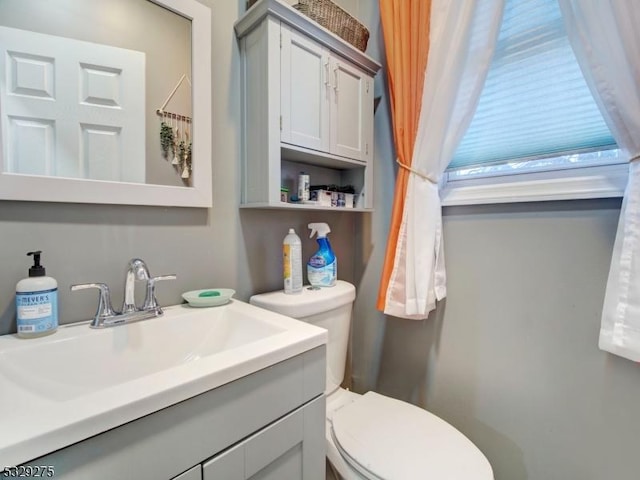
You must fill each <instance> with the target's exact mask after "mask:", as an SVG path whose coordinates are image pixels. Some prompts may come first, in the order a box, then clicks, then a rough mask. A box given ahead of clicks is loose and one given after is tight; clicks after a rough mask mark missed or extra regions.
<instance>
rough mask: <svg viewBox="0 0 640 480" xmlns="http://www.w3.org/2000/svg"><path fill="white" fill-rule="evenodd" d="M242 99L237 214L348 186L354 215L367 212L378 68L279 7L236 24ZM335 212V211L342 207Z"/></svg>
mask: <svg viewBox="0 0 640 480" xmlns="http://www.w3.org/2000/svg"><path fill="white" fill-rule="evenodd" d="M235 28H236V34H237V36H238V38H239V42H240V52H241V72H242V98H243V104H242V108H243V128H242V131H243V151H242V157H243V172H242V197H241V205H242V206H243V207H260V208H265V207H267V208H309V209H314V208H326V207H316V206H309V205H299V204H292V203H284V202H281V200H280V189H281V187H286V188H288V190H289V192H290V193H295V192H296V191H297V176H298V174H299V173H300V172H303V171H304V173H306V174H309V175H310V177H311V184H312V185H324V184H336V185H343V186H344V185H353V186H354V188H355V190H356V192H357V193H358V194H359V195H358V197H357V198H358V201H357V204H356V205H357V208H356V209H355V210H360V211H369V210H371V208H372V206H373V198H372V180H373V168H372V161H371V160H372V158H373V103H374V99H373V77H374V76H375V74H376V72H377V71H378V69H379V68H380V65H379V64H378V63H377V62H375V61H374V60H372V59H371V58H369V57H368V56H366V55H365V54H363V53H362V52H360V51H359V50H357V49H356V48H355V47H353V46H352V45H350V44H348V43H346V42H345V41H343V40H342V39H340V38H339V37H337V36H336V35H334V34H332V33H331V32H329V31H328V30H326V29H324V28H323V27H321V26H320V25H319V24H317V23H316V22H314V21H312V20H310V19H309V18H307V17H305V16H304V15H302V14H300V13H299V12H298V11H297V10H295V9H293V8H291V7H290V6H289V5H287V4H286V3H284V2H282V1H280V0H260V1H259V2H257V3H256V4H255V5H254V6H253V7H252V8H251V9H249V10H248V11H247V13H246V14H245V15H244V16H243V17H242V18H240V19H239V20H238V22H236V25H235ZM341 210H344V209H341Z"/></svg>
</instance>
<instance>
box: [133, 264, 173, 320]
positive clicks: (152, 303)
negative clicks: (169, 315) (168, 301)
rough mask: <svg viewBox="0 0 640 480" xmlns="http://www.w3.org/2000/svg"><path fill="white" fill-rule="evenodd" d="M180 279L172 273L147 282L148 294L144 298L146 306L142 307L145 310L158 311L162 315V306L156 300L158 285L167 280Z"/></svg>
mask: <svg viewBox="0 0 640 480" xmlns="http://www.w3.org/2000/svg"><path fill="white" fill-rule="evenodd" d="M176 278H178V277H177V276H176V274H174V273H172V274H170V275H160V276H158V277H152V278H150V279H149V280H147V294H146V296H145V297H144V305H143V306H142V309H143V310H156V311H158V313H162V309H161V308H160V305H158V301H157V300H156V283H157V282H162V281H165V280H175V279H176Z"/></svg>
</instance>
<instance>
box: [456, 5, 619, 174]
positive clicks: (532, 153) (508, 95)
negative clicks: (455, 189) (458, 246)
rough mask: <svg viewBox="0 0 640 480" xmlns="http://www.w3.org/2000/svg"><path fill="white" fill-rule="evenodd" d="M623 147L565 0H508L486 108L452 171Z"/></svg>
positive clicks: (483, 100) (476, 119)
mask: <svg viewBox="0 0 640 480" xmlns="http://www.w3.org/2000/svg"><path fill="white" fill-rule="evenodd" d="M615 144H616V143H615V141H614V139H613V137H612V136H611V133H610V131H609V128H608V127H607V125H606V124H605V122H604V119H603V118H602V115H601V114H600V111H599V110H598V107H597V105H596V103H595V101H594V100H593V97H592V96H591V93H590V91H589V88H588V87H587V84H586V82H585V80H584V78H583V76H582V73H581V71H580V67H579V66H578V63H577V61H576V58H575V56H574V54H573V51H572V49H571V46H570V44H569V39H568V38H567V34H566V31H565V28H564V24H563V21H562V16H561V13H560V7H559V6H558V3H557V0H506V4H505V11H504V16H503V21H502V26H501V29H500V33H499V36H498V44H497V47H496V52H495V56H494V58H493V60H492V63H491V66H490V69H489V73H488V75H487V80H486V82H485V86H484V88H483V91H482V94H481V96H480V100H479V103H478V108H477V110H476V113H475V115H474V118H473V120H472V122H471V125H470V126H469V129H468V131H467V132H466V134H465V136H464V137H463V140H462V142H461V144H460V145H459V146H458V149H457V151H456V154H455V155H454V159H453V161H452V163H451V164H450V165H449V169H455V168H460V167H467V166H470V165H478V164H488V163H499V162H501V161H507V160H514V159H520V158H531V157H534V158H535V157H538V158H539V157H544V156H550V155H557V154H564V153H569V152H575V151H580V150H585V149H595V148H599V147H602V148H612V147H614V146H615Z"/></svg>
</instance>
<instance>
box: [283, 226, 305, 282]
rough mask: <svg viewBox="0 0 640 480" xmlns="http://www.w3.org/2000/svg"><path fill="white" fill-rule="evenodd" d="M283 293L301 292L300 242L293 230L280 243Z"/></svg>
mask: <svg viewBox="0 0 640 480" xmlns="http://www.w3.org/2000/svg"><path fill="white" fill-rule="evenodd" d="M282 263H283V265H282V267H283V268H282V270H283V274H284V293H300V292H302V242H301V241H300V237H299V236H298V235H296V231H295V230H294V229H293V228H290V229H289V234H288V235H287V236H286V237H284V241H283V242H282Z"/></svg>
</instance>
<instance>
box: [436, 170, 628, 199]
mask: <svg viewBox="0 0 640 480" xmlns="http://www.w3.org/2000/svg"><path fill="white" fill-rule="evenodd" d="M628 170H629V165H628V164H627V163H622V164H615V165H606V166H598V167H583V168H574V169H567V170H560V171H547V172H535V173H533V172H532V173H519V174H511V175H501V176H495V177H489V178H478V179H467V180H455V181H449V182H445V183H444V185H443V187H442V188H441V191H440V198H441V199H442V205H443V206H454V205H481V204H487V203H516V202H540V201H549V200H577V199H587V198H610V197H622V196H623V195H624V189H625V187H626V184H627V175H628Z"/></svg>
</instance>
